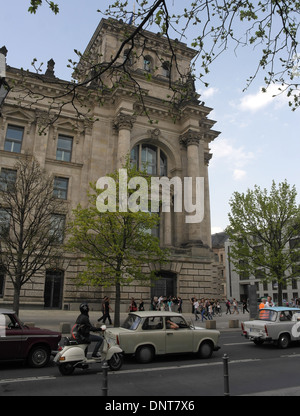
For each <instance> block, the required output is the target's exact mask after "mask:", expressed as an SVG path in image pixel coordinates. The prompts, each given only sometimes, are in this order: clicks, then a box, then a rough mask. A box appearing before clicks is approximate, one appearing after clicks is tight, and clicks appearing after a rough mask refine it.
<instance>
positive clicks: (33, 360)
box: [28, 345, 50, 368]
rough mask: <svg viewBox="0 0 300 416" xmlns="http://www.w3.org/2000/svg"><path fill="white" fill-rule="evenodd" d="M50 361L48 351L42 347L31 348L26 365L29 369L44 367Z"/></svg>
mask: <svg viewBox="0 0 300 416" xmlns="http://www.w3.org/2000/svg"><path fill="white" fill-rule="evenodd" d="M49 360H50V350H49V348H48V347H46V346H44V345H38V346H36V347H33V348H32V350H31V351H30V353H29V355H28V364H29V365H30V367H35V368H41V367H45V365H47V364H48V362H49Z"/></svg>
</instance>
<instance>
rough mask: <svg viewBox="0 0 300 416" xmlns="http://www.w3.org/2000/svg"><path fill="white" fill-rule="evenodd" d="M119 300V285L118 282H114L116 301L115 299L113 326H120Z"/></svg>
mask: <svg viewBox="0 0 300 416" xmlns="http://www.w3.org/2000/svg"><path fill="white" fill-rule="evenodd" d="M120 302H121V285H120V283H119V282H117V283H116V301H115V315H114V316H115V317H114V326H115V327H118V326H120Z"/></svg>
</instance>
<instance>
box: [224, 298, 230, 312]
mask: <svg viewBox="0 0 300 416" xmlns="http://www.w3.org/2000/svg"><path fill="white" fill-rule="evenodd" d="M225 305H226V315H227V314H228V313H229V314H230V315H231V310H230V307H231V303H230V300H229V299H227V301H226V304H225Z"/></svg>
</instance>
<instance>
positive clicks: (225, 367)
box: [223, 354, 230, 396]
mask: <svg viewBox="0 0 300 416" xmlns="http://www.w3.org/2000/svg"><path fill="white" fill-rule="evenodd" d="M228 360H229V358H228V355H227V354H224V356H223V372H224V396H230V394H229V373H228Z"/></svg>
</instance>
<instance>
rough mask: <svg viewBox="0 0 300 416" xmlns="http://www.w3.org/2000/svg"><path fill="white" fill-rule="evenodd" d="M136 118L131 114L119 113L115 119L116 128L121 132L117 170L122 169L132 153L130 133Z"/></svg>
mask: <svg viewBox="0 0 300 416" xmlns="http://www.w3.org/2000/svg"><path fill="white" fill-rule="evenodd" d="M134 121H135V117H133V116H132V115H130V114H125V113H119V114H118V115H117V117H116V118H115V119H114V127H115V128H116V129H117V130H118V132H119V137H118V149H117V169H119V168H121V167H122V165H124V163H125V162H126V158H127V156H128V155H129V153H130V132H131V129H132V127H133V123H134Z"/></svg>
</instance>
